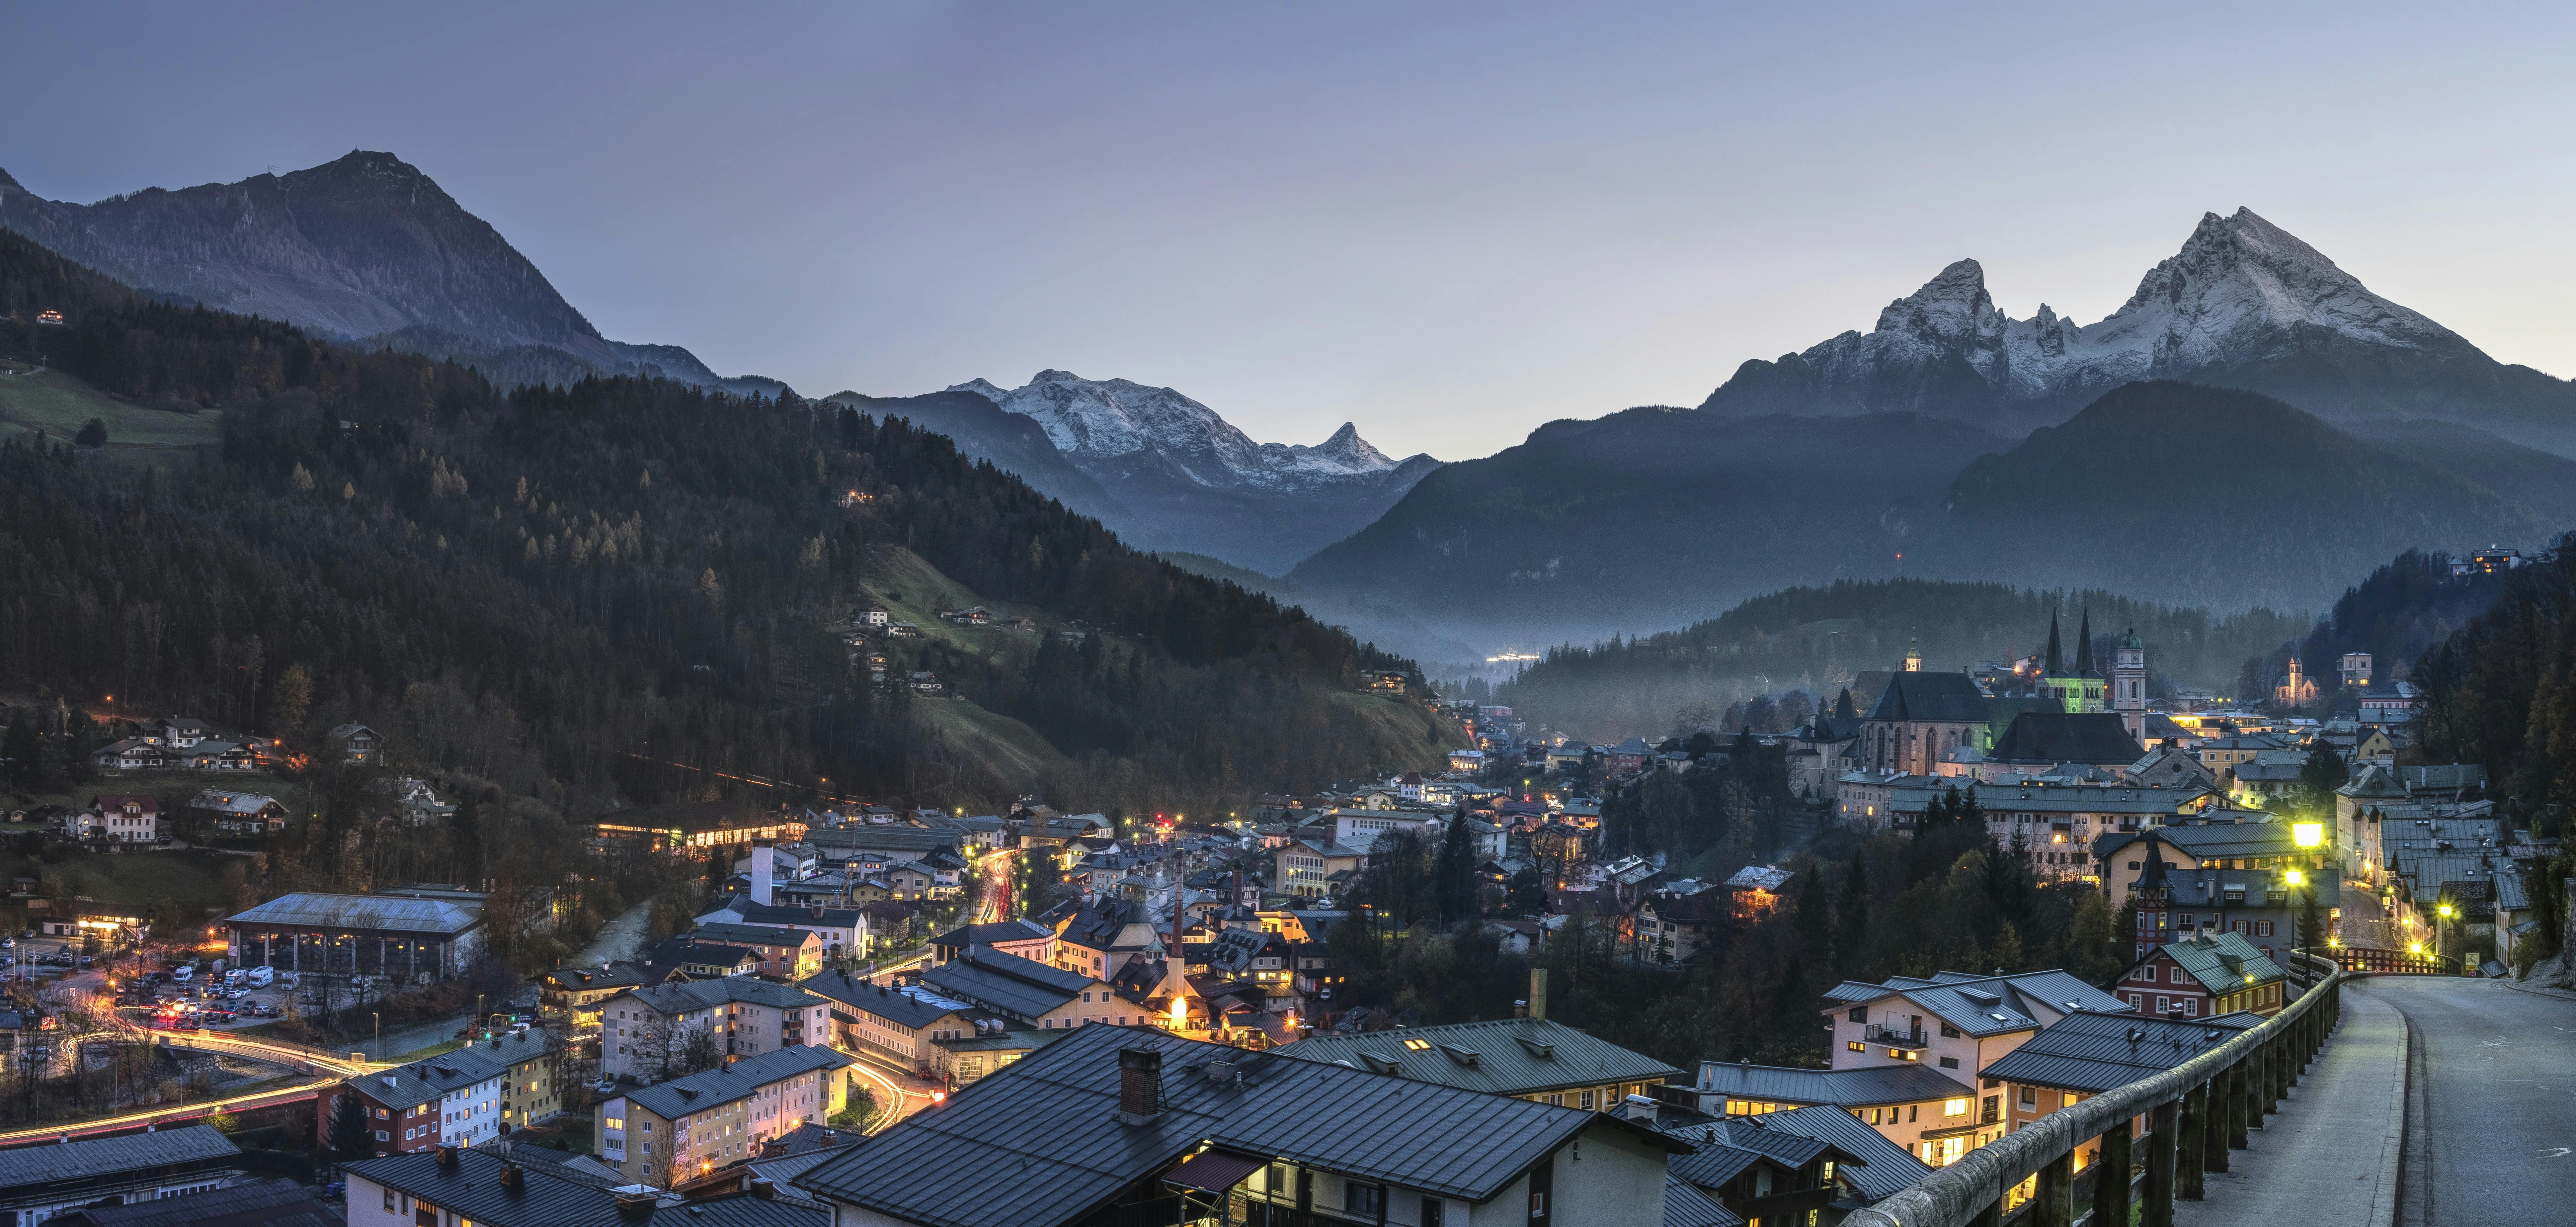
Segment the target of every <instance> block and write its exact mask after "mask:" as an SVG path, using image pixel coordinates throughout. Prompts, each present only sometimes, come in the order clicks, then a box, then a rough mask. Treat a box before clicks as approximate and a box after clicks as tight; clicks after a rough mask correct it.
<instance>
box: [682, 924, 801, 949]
mask: <svg viewBox="0 0 2576 1227" xmlns="http://www.w3.org/2000/svg"><path fill="white" fill-rule="evenodd" d="M689 936H691V937H694V938H697V939H698V940H700V941H708V942H723V943H725V944H727V945H734V946H802V945H804V944H805V943H807V942H810V941H819V940H821V939H819V938H817V937H815V936H814V933H813V931H812V930H810V929H797V928H790V927H787V926H784V925H737V924H726V923H724V922H723V921H717V922H715V923H713V924H702V925H699V926H698V931H697V932H695V933H692V934H690V935H689Z"/></svg>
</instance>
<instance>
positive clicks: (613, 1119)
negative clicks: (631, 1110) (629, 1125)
mask: <svg viewBox="0 0 2576 1227" xmlns="http://www.w3.org/2000/svg"><path fill="white" fill-rule="evenodd" d="M599 1126H600V1128H603V1129H624V1128H625V1127H626V1118H625V1117H623V1116H606V1117H601V1118H600V1121H599Z"/></svg>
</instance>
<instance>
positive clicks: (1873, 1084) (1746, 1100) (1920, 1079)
mask: <svg viewBox="0 0 2576 1227" xmlns="http://www.w3.org/2000/svg"><path fill="white" fill-rule="evenodd" d="M1650 1093H1651V1094H1652V1095H1653V1096H1654V1097H1655V1099H1657V1100H1658V1101H1659V1102H1664V1103H1679V1104H1683V1105H1685V1106H1689V1107H1693V1108H1696V1109H1697V1110H1698V1111H1701V1112H1704V1113H1707V1114H1708V1115H1711V1116H1727V1117H1755V1118H1768V1117H1770V1116H1771V1115H1773V1114H1775V1113H1787V1112H1792V1111H1798V1110H1801V1109H1805V1108H1827V1109H1830V1110H1832V1111H1836V1112H1841V1113H1845V1114H1847V1115H1849V1117H1850V1118H1851V1119H1852V1120H1853V1121H1854V1122H1855V1123H1857V1124H1859V1125H1861V1126H1864V1127H1865V1128H1867V1129H1868V1130H1869V1131H1870V1132H1871V1133H1873V1134H1875V1135H1877V1136H1878V1137H1879V1138H1880V1139H1881V1140H1883V1141H1885V1142H1887V1143H1889V1144H1891V1145H1894V1146H1896V1147H1898V1148H1899V1149H1900V1150H1902V1151H1903V1152H1904V1153H1905V1154H1906V1155H1907V1156H1909V1157H1911V1158H1913V1159H1914V1160H1915V1162H1917V1163H1922V1164H1927V1165H1928V1164H1933V1163H1936V1162H1949V1161H1950V1160H1952V1159H1956V1158H1957V1157H1958V1156H1959V1155H1960V1154H1963V1153H1966V1151H1967V1149H1968V1145H1967V1143H1968V1140H1969V1139H1970V1138H1971V1137H1973V1135H1974V1134H1975V1132H1976V1129H1975V1125H1976V1110H1975V1109H1974V1108H1973V1107H1972V1106H1971V1105H1972V1104H1973V1103H1974V1102H1975V1100H1976V1090H1975V1089H1974V1087H1973V1085H1972V1084H1971V1083H1970V1082H1969V1081H1968V1080H1967V1079H1965V1078H1963V1077H1961V1076H1960V1075H1958V1074H1954V1073H1944V1072H1942V1071H1940V1070H1937V1069H1925V1068H1923V1067H1922V1066H1921V1065H1915V1064H1907V1065H1881V1066H1874V1067H1862V1068H1850V1069H1806V1068H1802V1067H1796V1066H1784V1065H1755V1064H1753V1063H1752V1062H1751V1061H1702V1062H1700V1068H1699V1078H1698V1079H1697V1080H1696V1081H1694V1082H1691V1083H1688V1084H1682V1085H1673V1084H1667V1085H1664V1086H1659V1087H1654V1088H1651V1090H1650ZM1954 1138H1955V1139H1958V1140H1959V1145H1958V1146H1957V1147H1956V1148H1955V1149H1954V1148H1953V1147H1951V1146H1950V1145H1949V1142H1950V1141H1951V1139H1954ZM1927 1146H1928V1147H1929V1149H1926V1147H1927Z"/></svg>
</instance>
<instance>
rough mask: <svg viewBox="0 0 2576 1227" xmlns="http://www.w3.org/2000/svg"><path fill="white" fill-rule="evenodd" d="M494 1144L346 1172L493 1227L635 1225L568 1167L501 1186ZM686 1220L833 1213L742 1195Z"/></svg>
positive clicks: (716, 1223)
mask: <svg viewBox="0 0 2576 1227" xmlns="http://www.w3.org/2000/svg"><path fill="white" fill-rule="evenodd" d="M494 1149H496V1148H492V1147H464V1148H460V1149H458V1150H457V1151H456V1152H455V1156H454V1159H455V1166H454V1167H441V1166H440V1165H439V1152H438V1151H436V1150H421V1151H413V1152H411V1153H409V1154H400V1155H387V1156H385V1157H383V1158H380V1159H362V1160H360V1161H358V1162H356V1163H350V1164H346V1165H345V1166H344V1168H343V1170H345V1171H347V1172H348V1173H349V1174H350V1175H351V1176H353V1177H356V1178H358V1179H361V1180H368V1181H372V1182H374V1183H376V1184H380V1185H383V1186H385V1187H387V1188H391V1189H396V1190H399V1191H401V1192H404V1193H408V1194H411V1195H412V1196H413V1197H414V1198H416V1199H418V1200H421V1201H425V1202H428V1203H430V1204H431V1205H434V1206H437V1207H439V1208H440V1209H443V1210H449V1211H452V1212H454V1213H455V1215H456V1216H457V1217H458V1218H460V1219H470V1220H472V1221H473V1222H475V1223H477V1224H488V1225H489V1227H634V1224H633V1223H632V1222H631V1221H629V1220H628V1219H627V1218H626V1217H625V1216H624V1215H621V1214H619V1213H618V1211H617V1199H616V1195H615V1194H614V1193H612V1192H610V1191H609V1189H608V1188H606V1187H603V1186H602V1185H601V1184H599V1183H598V1182H597V1181H596V1180H595V1179H594V1178H591V1177H589V1176H587V1175H586V1174H584V1173H580V1172H575V1171H568V1170H566V1169H565V1167H564V1166H563V1165H559V1164H535V1163H530V1164H520V1165H517V1166H518V1168H519V1187H518V1188H515V1189H512V1188H505V1187H503V1186H502V1183H501V1173H502V1169H503V1168H504V1167H505V1166H509V1165H508V1164H507V1163H505V1161H504V1160H503V1159H502V1158H501V1156H500V1155H498V1154H494V1153H491V1152H492V1150H494ZM673 1213H678V1212H677V1211H673ZM686 1221H687V1223H688V1225H689V1227H829V1224H830V1222H831V1214H830V1212H829V1211H827V1210H825V1209H823V1208H822V1207H819V1206H815V1205H812V1204H810V1203H806V1202H798V1201H792V1200H773V1199H767V1198H760V1197H753V1196H749V1195H743V1194H737V1195H735V1196H732V1197H716V1198H709V1199H707V1200H704V1201H693V1202H690V1203H689V1204H688V1209H687V1211H686Z"/></svg>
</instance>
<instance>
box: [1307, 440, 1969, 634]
mask: <svg viewBox="0 0 2576 1227" xmlns="http://www.w3.org/2000/svg"><path fill="white" fill-rule="evenodd" d="M2006 446H2008V441H2007V440H2005V439H2003V438H2001V437H1999V436H1996V435H1992V434H1988V433H1986V432H1984V431H1982V430H1978V429H1976V428H1974V427H1970V426H1966V425H1962V424H1960V423H1956V422H1946V421H1938V420H1935V419H1933V418H1930V417H1926V416H1923V415H1921V414H1915V413H1888V414H1876V415H1872V416H1868V417H1837V418H1816V417H1794V416H1789V415H1785V414H1779V415H1772V416H1767V417H1756V418H1745V419H1732V418H1727V417H1723V416H1720V415H1717V414H1711V413H1702V412H1695V411H1692V410H1687V409H1671V408H1641V409H1630V410H1626V411H1624V412H1620V413H1614V414H1611V415H1610V416H1608V417H1605V418H1601V419H1598V420H1595V421H1588V422H1585V421H1558V422H1550V423H1548V424H1547V425H1545V426H1541V427H1540V428H1538V429H1537V430H1536V431H1533V432H1531V434H1530V437H1529V439H1528V440H1527V441H1525V442H1523V443H1521V444H1519V445H1518V446H1515V447H1510V448H1506V449H1504V450H1503V451H1501V452H1498V453H1496V454H1495V455H1492V456H1489V457H1486V458H1484V459H1481V460H1466V461H1460V462H1457V463H1454V464H1449V465H1444V466H1442V467H1441V468H1440V469H1439V470H1438V471H1436V472H1433V473H1432V474H1431V475H1429V476H1428V477H1425V478H1423V479H1422V481H1421V482H1420V483H1419V484H1417V485H1415V486H1414V487H1413V489H1412V491H1411V492H1410V493H1408V494H1406V495H1405V497H1404V498H1403V499H1402V500H1401V501H1400V502H1398V503H1397V504H1396V505H1395V506H1394V508H1392V509H1391V510H1389V511H1388V512H1387V513H1386V515H1384V516H1383V517H1381V518H1380V519H1379V520H1378V521H1377V522H1376V523H1374V524H1371V525H1369V526H1368V527H1367V528H1365V529H1362V530H1361V531H1359V532H1357V533H1355V534H1353V535H1352V536H1350V537H1349V538H1348V539H1347V540H1343V541H1340V542H1337V543H1335V544H1333V545H1331V546H1329V547H1327V548H1325V549H1323V550H1321V551H1319V552H1317V553H1316V554H1315V555H1314V556H1313V557H1311V558H1309V559H1307V560H1306V561H1305V562H1303V563H1301V564H1299V565H1298V566H1297V568H1296V569H1295V570H1293V571H1291V572H1289V574H1288V579H1289V581H1290V582H1292V583H1295V584H1298V585H1300V586H1301V587H1304V588H1308V589H1320V590H1323V591H1327V592H1336V593H1367V594H1370V595H1371V596H1372V597H1374V598H1375V599H1377V600H1379V601H1380V602H1383V603H1389V604H1393V605H1396V606H1399V607H1402V608H1405V609H1407V610H1408V611H1410V612H1412V613H1414V614H1415V615H1416V616H1418V617H1421V618H1422V619H1423V620H1424V621H1426V622H1428V623H1429V624H1431V625H1432V626H1433V627H1434V628H1436V629H1440V630H1444V631H1447V632H1449V633H1451V634H1455V635H1460V636H1473V637H1474V640H1473V641H1479V642H1486V643H1490V644H1491V645H1492V646H1494V647H1504V648H1519V649H1522V650H1527V649H1530V648H1536V647H1542V646H1545V645H1546V643H1548V642H1553V641H1555V640H1556V639H1557V638H1558V637H1573V638H1581V639H1590V638H1593V637H1596V636H1599V635H1604V634H1610V633H1614V632H1634V631H1641V630H1651V629H1655V628H1659V627H1669V626H1675V625H1679V624H1682V623H1686V622H1691V621H1696V620H1698V619H1701V618H1705V617H1708V616H1709V615H1710V613H1711V612H1712V611H1715V610H1720V609H1724V608H1726V607H1727V606H1729V605H1732V604H1734V603H1735V602H1737V601H1740V600H1743V599H1745V598H1747V597H1750V596H1753V595H1755V594H1757V593H1762V592H1768V591H1771V590H1774V589H1778V588H1782V587H1786V586H1789V585H1792V584H1799V583H1825V582H1830V581H1832V580H1834V579H1836V578H1844V577H1854V576H1857V577H1862V578H1879V577H1883V576H1887V575H1891V574H1894V573H1896V571H1897V569H1898V566H1899V565H1900V564H1899V559H1898V557H1897V555H1899V554H1900V553H1904V552H1906V551H1907V550H1908V548H1909V546H1908V544H1907V543H1908V542H1909V541H1910V540H1911V539H1912V537H1913V536H1914V535H1915V534H1916V533H1917V532H1918V531H1919V529H1920V526H1921V525H1923V524H1924V523H1927V522H1929V521H1932V520H1935V519H1937V518H1938V516H1939V508H1940V504H1941V500H1942V497H1943V495H1944V493H1945V492H1946V489H1947V487H1948V484H1949V479H1950V477H1951V476H1952V475H1953V474H1955V473H1957V472H1958V470H1959V467H1960V466H1961V465H1964V464H1966V463H1968V462H1969V461H1970V460H1972V459H1974V458H1976V457H1977V456H1979V455H1982V454H1984V453H1987V452H1991V451H1997V450H2000V449H2002V448H2004V447H2006ZM1906 569H1907V570H1908V571H1911V570H1912V567H1911V565H1910V560H1909V565H1907V566H1906Z"/></svg>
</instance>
